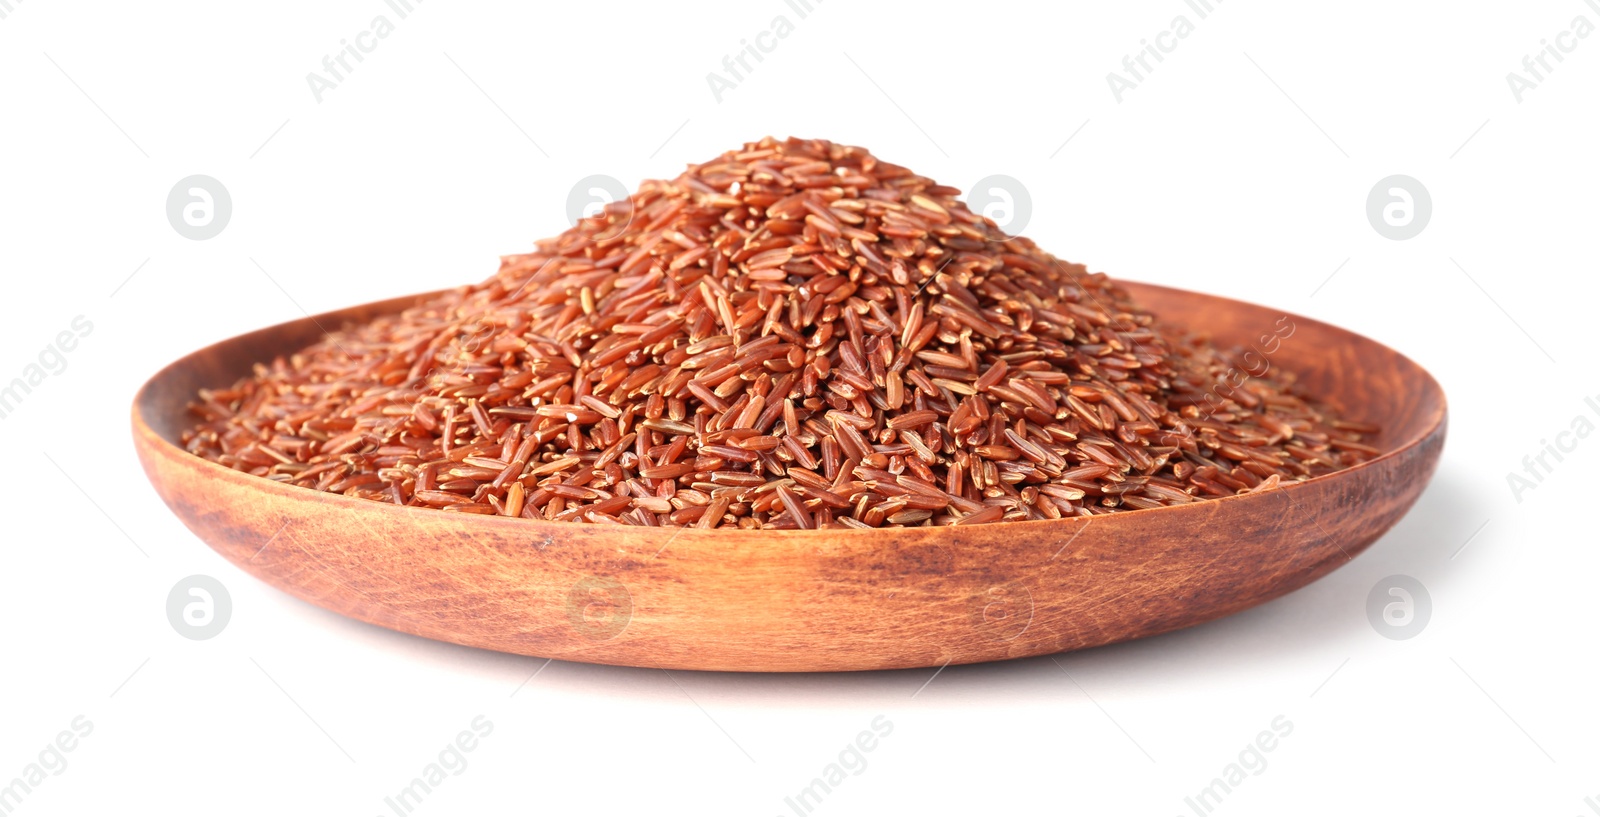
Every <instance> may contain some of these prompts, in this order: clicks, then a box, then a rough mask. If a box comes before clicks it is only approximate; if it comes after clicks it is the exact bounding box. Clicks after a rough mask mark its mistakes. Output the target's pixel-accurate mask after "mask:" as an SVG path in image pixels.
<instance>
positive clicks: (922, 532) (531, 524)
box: [132, 280, 1448, 544]
mask: <svg viewBox="0 0 1600 817" xmlns="http://www.w3.org/2000/svg"><path fill="white" fill-rule="evenodd" d="M1117 285H1118V286H1126V287H1129V288H1131V289H1134V290H1139V289H1144V290H1161V291H1165V292H1168V293H1175V294H1180V295H1183V296H1187V297H1195V298H1203V299H1206V300H1208V301H1210V302H1211V303H1213V304H1216V305H1218V306H1222V305H1226V306H1227V307H1229V308H1239V307H1244V308H1248V309H1254V310H1266V309H1269V308H1268V307H1264V306H1262V305H1260V304H1254V303H1250V302H1248V301H1241V300H1238V299H1234V298H1227V297H1224V296H1220V295H1211V294H1208V293H1201V292H1195V291H1193V290H1185V289H1180V288H1177V287H1169V286H1163V285H1161V284H1149V283H1143V282H1139V281H1124V280H1119V281H1117ZM458 288H459V287H448V288H445V289H438V290H433V291H430V292H422V293H417V294H414V295H403V296H399V297H395V298H388V299H384V300H380V301H372V302H369V303H366V304H358V305H356V306H352V307H346V308H344V309H337V310H332V311H329V312H323V313H320V314H317V315H308V316H307V317H304V318H299V319H296V320H291V321H284V322H281V323H277V324H272V325H269V326H264V327H261V328H259V329H256V330H252V331H250V332H245V333H242V334H239V335H235V336H233V337H231V338H227V339H225V340H221V341H218V342H216V343H213V344H210V345H208V346H205V347H202V348H200V349H197V350H195V351H193V352H190V353H189V354H187V355H184V356H183V357H180V358H178V359H177V360H175V361H173V362H171V363H169V364H167V365H166V366H164V367H162V368H161V370H160V371H158V372H156V373H155V374H154V375H152V376H151V377H150V378H149V379H148V380H147V381H145V383H144V384H143V385H141V386H140V387H139V390H138V392H136V393H135V395H134V398H133V406H132V422H133V431H134V434H135V436H138V437H142V438H144V439H145V440H146V441H148V442H149V443H150V444H152V445H153V446H154V447H155V449H158V450H159V451H160V452H161V453H163V454H165V455H167V456H169V457H170V456H172V455H178V457H179V458H188V459H189V460H190V461H191V462H190V465H191V466H192V467H197V468H199V469H200V471H201V473H202V474H205V475H207V476H209V477H210V478H212V479H220V480H226V481H228V482H231V483H234V484H237V485H241V486H243V487H249V488H254V489H257V490H261V491H264V492H267V493H268V494H271V495H274V496H277V497H282V498H284V499H285V500H288V501H291V502H319V503H331V504H332V505H333V506H334V507H335V508H348V509H349V510H350V511H352V512H364V513H402V514H422V515H423V516H422V517H420V518H421V519H438V518H439V517H440V516H443V515H446V514H447V512H445V511H440V510H437V509H433V508H414V507H411V506H405V505H395V504H394V503H391V502H378V501H376V500H371V499H360V498H357V497H350V496H345V495H343V494H334V493H328V492H325V491H318V490H316V489H313V488H305V487H302V486H299V485H292V484H288V483H283V482H277V481H275V480H270V479H267V478H265V477H258V476H254V475H251V474H247V473H245V472H243V471H236V470H234V469H232V468H228V467H225V466H223V465H220V464H218V463H215V462H212V461H211V460H208V459H205V458H203V457H199V456H197V455H194V454H191V453H189V452H188V451H186V450H184V449H183V448H182V447H181V446H179V445H177V444H176V443H174V442H173V441H171V440H169V439H167V438H166V437H165V436H164V435H162V434H160V433H157V432H156V430H155V429H154V428H153V427H152V426H151V425H150V423H149V422H148V421H147V420H146V419H145V416H144V407H145V404H146V402H147V400H148V397H149V394H150V392H151V391H152V389H153V388H154V387H155V385H156V384H157V383H158V382H160V381H161V380H163V379H165V378H167V377H170V376H172V375H173V373H174V372H176V371H179V370H180V369H181V368H182V367H184V366H185V364H187V363H188V362H189V361H191V360H193V359H194V358H196V357H198V356H200V355H202V354H203V353H205V352H207V351H209V350H211V349H214V348H217V347H220V346H225V345H229V344H234V343H238V342H240V341H241V340H242V339H244V338H246V337H249V336H251V335H255V334H258V333H266V332H269V331H271V330H275V329H279V328H281V327H284V326H287V325H290V324H305V323H313V324H316V325H317V326H318V327H319V328H320V327H321V326H323V325H324V322H325V321H335V322H339V321H343V320H344V319H343V318H341V317H340V316H341V315H343V314H345V313H348V312H350V311H353V310H356V309H365V310H366V311H367V312H368V314H370V315H373V316H379V315H389V314H395V313H397V312H399V311H401V310H403V309H406V308H409V307H410V306H413V305H415V304H416V303H418V302H420V301H421V300H423V299H427V298H430V297H433V296H435V295H439V294H442V293H445V292H449V291H451V290H454V289H458ZM1270 311H1274V312H1278V313H1280V314H1283V315H1287V316H1288V317H1289V318H1290V319H1291V320H1293V321H1295V322H1296V323H1297V324H1298V323H1299V322H1301V321H1304V322H1305V323H1306V324H1307V325H1311V326H1318V327H1322V328H1323V329H1326V330H1332V331H1333V332H1336V333H1338V334H1341V335H1345V336H1347V337H1349V338H1351V339H1353V340H1357V341H1360V342H1362V343H1368V344H1372V345H1373V346H1375V347H1378V348H1381V349H1384V350H1387V351H1388V352H1390V353H1392V354H1394V355H1395V356H1396V358H1398V360H1399V362H1400V363H1401V364H1402V365H1403V366H1405V367H1409V368H1410V369H1412V373H1411V374H1412V375H1413V376H1415V377H1417V378H1419V379H1420V380H1421V382H1422V384H1423V388H1422V389H1421V390H1420V391H1419V393H1418V395H1419V400H1422V401H1431V402H1432V403H1433V404H1434V405H1433V409H1432V414H1431V415H1430V416H1428V417H1427V418H1426V419H1425V421H1423V422H1421V423H1420V424H1419V425H1418V426H1417V430H1416V431H1415V433H1413V434H1411V435H1409V436H1408V437H1407V438H1405V439H1404V440H1400V441H1398V442H1396V443H1394V444H1393V446H1392V447H1390V448H1388V449H1387V450H1385V451H1384V452H1383V453H1382V454H1380V455H1378V456H1376V457H1374V458H1372V459H1370V460H1367V461H1366V462H1363V463H1360V464H1358V465H1354V466H1351V467H1349V468H1345V469H1343V470H1340V471H1335V472H1333V473H1331V474H1323V475H1321V476H1316V477H1312V478H1311V479H1308V480H1303V481H1298V482H1292V483H1287V484H1282V485H1280V486H1279V487H1278V488H1277V489H1276V490H1271V491H1262V492H1258V493H1251V494H1235V495H1233V496H1225V497H1218V498H1215V499H1207V500H1203V501H1200V502H1191V503H1188V504H1185V505H1169V506H1166V507H1161V508H1142V509H1137V510H1132V511H1119V512H1117V513H1115V514H1111V515H1110V516H1112V517H1116V518H1122V517H1130V516H1134V515H1139V516H1143V515H1148V514H1155V513H1165V514H1168V515H1169V516H1175V515H1177V514H1179V513H1190V514H1206V515H1208V516H1209V515H1211V514H1214V513H1217V511H1218V510H1219V509H1220V508H1221V507H1222V506H1221V505H1220V503H1225V502H1231V503H1239V502H1249V501H1251V500H1264V499H1266V498H1268V497H1270V496H1272V495H1273V494H1275V493H1277V492H1278V491H1284V492H1288V494H1287V495H1288V496H1289V497H1290V500H1291V501H1293V493H1294V492H1296V491H1304V490H1310V486H1312V485H1313V484H1318V485H1320V484H1323V483H1327V482H1330V481H1333V480H1340V479H1348V478H1350V477H1351V476H1353V475H1355V474H1359V473H1361V472H1362V471H1365V470H1368V469H1373V468H1379V467H1381V466H1382V464H1383V463H1385V462H1386V461H1388V460H1390V459H1393V458H1395V457H1398V456H1400V455H1402V454H1404V453H1405V452H1406V451H1409V450H1410V449H1412V448H1415V447H1417V446H1419V445H1421V444H1422V443H1423V442H1424V441H1425V440H1427V439H1428V438H1430V437H1431V436H1433V435H1434V434H1435V433H1437V432H1438V431H1439V428H1440V426H1442V425H1443V424H1444V422H1445V418H1446V417H1447V416H1448V406H1447V404H1446V400H1445V394H1444V389H1443V388H1442V387H1441V386H1440V385H1439V382H1438V381H1437V380H1436V379H1434V377H1433V375H1432V374H1430V373H1429V372H1428V371H1427V369H1425V368H1423V367H1422V366H1421V364H1418V363H1417V362H1416V361H1414V360H1412V359H1411V358H1409V357H1407V356H1406V355H1404V354H1402V353H1400V352H1398V351H1396V350H1394V349H1392V348H1390V347H1388V346H1385V345H1384V344H1382V343H1379V342H1378V341H1376V340H1373V339H1372V338H1369V337H1367V336H1365V335H1361V334H1359V333H1356V332H1353V331H1351V330H1348V329H1344V328H1342V327H1339V326H1336V325H1333V324H1330V323H1327V322H1325V321H1319V320H1316V319H1314V318H1307V317H1304V316H1302V315H1297V314H1295V313H1292V312H1287V311H1284V310H1279V309H1271V310H1270ZM287 351H290V350H280V351H274V352H272V353H271V354H272V355H278V354H283V353H286V352H287ZM446 518H448V519H452V520H453V521H461V522H464V523H466V524H470V525H487V526H496V525H498V526H504V528H503V532H504V533H519V532H520V533H523V534H530V533H532V534H537V533H549V532H553V531H572V530H573V529H574V527H575V526H581V527H583V528H587V529H591V530H594V531H599V530H604V529H605V528H607V527H609V526H600V525H592V524H585V523H577V522H553V521H549V520H543V519H523V518H517V519H510V518H506V517H502V516H488V515H483V514H448V516H446ZM1104 518H1105V517H1104V516H1093V517H1072V518H1070V519H1036V520H1029V521H1025V522H998V523H991V524H986V525H983V526H981V527H984V528H992V527H993V528H999V529H1000V530H1003V531H1004V532H1007V533H1013V534H1015V535H1017V536H1019V537H1022V536H1029V535H1040V534H1043V533H1045V532H1046V531H1047V530H1050V529H1051V526H1056V528H1055V529H1057V530H1059V529H1060V527H1059V526H1062V525H1074V524H1078V525H1085V526H1086V525H1088V524H1089V523H1091V522H1094V521H1098V520H1103V519H1104ZM413 521H415V520H413ZM626 530H627V531H628V532H629V533H631V534H633V535H637V536H644V537H646V539H647V540H648V539H650V538H652V537H655V538H660V539H672V538H675V537H677V536H679V535H684V534H687V535H691V536H693V537H695V538H697V539H699V538H702V537H705V538H707V539H708V540H716V539H725V540H727V541H726V542H725V543H726V544H732V543H734V542H744V541H748V539H747V537H749V536H750V535H752V534H756V533H759V534H760V535H761V538H762V539H770V540H774V541H789V542H792V543H794V544H800V543H804V542H808V541H809V542H813V543H816V544H825V543H827V542H830V541H835V540H836V537H838V536H839V535H840V534H845V535H849V536H854V537H857V538H864V537H867V536H876V537H885V536H888V537H891V538H899V537H916V538H921V537H924V536H927V535H928V534H929V533H931V532H937V531H940V530H946V528H926V527H913V528H873V529H838V528H829V529H825V530H761V531H751V530H745V529H728V528H718V529H712V530H705V529H701V528H692V527H679V528H670V527H660V528H650V527H648V526H643V525H634V526H627V527H626ZM966 531H967V532H969V533H970V532H971V531H972V528H967V529H966Z"/></svg>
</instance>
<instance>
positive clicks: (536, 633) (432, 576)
mask: <svg viewBox="0 0 1600 817" xmlns="http://www.w3.org/2000/svg"><path fill="white" fill-rule="evenodd" d="M1126 286H1127V289H1128V290H1129V291H1130V292H1131V293H1132V295H1133V297H1134V298H1135V299H1136V300H1137V301H1138V302H1139V303H1140V304H1142V305H1143V306H1145V307H1146V308H1148V309H1149V310H1151V311H1152V312H1154V313H1155V314H1157V315H1159V316H1161V317H1162V318H1164V319H1166V320H1169V321H1173V322H1177V323H1180V324H1187V325H1190V326H1207V327H1211V328H1212V331H1213V334H1214V336H1215V337H1216V339H1217V340H1218V341H1219V343H1224V344H1230V345H1231V344H1241V345H1244V344H1250V343H1252V342H1255V341H1258V340H1259V339H1260V338H1261V336H1263V335H1268V336H1269V337H1270V336H1271V335H1272V334H1273V333H1274V332H1276V333H1277V334H1278V335H1279V336H1280V337H1282V336H1283V335H1284V333H1283V331H1282V329H1283V327H1284V325H1285V324H1284V323H1283V322H1281V321H1280V319H1281V318H1285V317H1286V318H1287V320H1288V321H1289V322H1291V323H1292V326H1293V332H1292V334H1289V335H1288V336H1287V337H1284V339H1283V340H1282V341H1281V345H1280V346H1278V348H1277V349H1276V350H1270V349H1269V350H1268V351H1272V354H1271V355H1270V356H1269V357H1268V359H1269V361H1270V364H1271V365H1273V366H1281V367H1283V368H1284V369H1285V370H1288V371H1292V372H1295V373H1297V374H1298V375H1299V377H1300V381H1301V382H1302V383H1303V384H1304V385H1305V386H1306V387H1307V389H1308V390H1309V391H1310V392H1311V393H1312V394H1315V395H1317V396H1319V397H1320V398H1321V399H1323V400H1325V401H1327V402H1329V403H1332V404H1333V405H1335V406H1337V407H1339V408H1341V409H1342V410H1343V412H1344V415H1345V416H1346V417H1347V418H1349V419H1352V420H1361V421H1369V422H1375V423H1379V424H1381V425H1382V426H1383V431H1382V433H1381V434H1379V435H1378V437H1377V442H1376V443H1375V444H1376V445H1377V446H1379V447H1380V448H1381V449H1382V450H1383V452H1384V453H1383V455H1382V456H1380V457H1377V458H1375V459H1373V460H1372V461H1370V462H1367V463H1364V464H1362V465H1359V466H1357V467H1355V468H1351V469H1348V470H1345V471H1341V472H1338V473H1336V474H1332V475H1329V476H1324V477H1318V478H1316V479H1312V480H1309V481H1307V482H1303V483H1295V484H1291V485H1287V486H1285V487H1283V488H1280V489H1278V490H1273V491H1268V492H1264V493H1258V494H1252V495H1247V496H1238V497H1229V498H1226V499H1220V500H1214V501H1207V502H1199V503H1195V504H1192V505H1184V506H1178V507H1170V508H1158V509H1153V510H1143V511H1133V512H1127V513H1120V514H1114V515H1110V516H1101V517H1096V518H1094V519H1092V520H1078V519H1074V520H1060V521H1041V522H1020V523H1009V524H993V525H975V526H971V527H961V528H937V529H930V528H916V529H901V530H883V531H854V530H851V531H757V532H750V531H701V530H684V531H681V532H680V531H674V530H668V529H652V528H617V527H601V526H596V525H583V524H569V523H545V522H535V521H530V520H523V519H505V518H499V517H489V516H477V515H466V514H451V513H445V512H442V511H436V510H428V509H415V508H404V507H399V506H395V505H387V504H383V503H379V502H373V501H370V500H362V499H353V498H349V497H344V496H339V495H330V494H326V493H319V492H316V491H312V490H310V489H306V488H299V487H294V486H288V485H282V484H279V483H276V482H272V481H270V480H266V479H262V478H260V477H253V476H249V475H246V474H242V473H239V472H236V471H232V470H229V469H227V468H224V467H222V466H220V465H217V464H215V463H212V462H208V461H206V460H202V459H200V458H199V457H195V456H193V455H191V454H189V453H187V452H185V451H184V450H183V449H181V448H179V447H178V446H177V445H176V444H175V441H176V440H177V439H178V434H179V433H180V431H181V430H182V429H183V428H184V427H185V425H186V424H187V423H188V422H189V418H188V416H187V414H186V411H185V406H186V405H187V403H188V401H189V400H190V399H191V397H192V396H193V395H194V394H195V391H196V390H197V389H199V388H201V387H206V386H210V387H218V386H224V385H228V384H231V383H232V382H233V381H234V380H235V379H236V378H238V377H239V376H240V375H242V374H244V373H246V372H248V371H249V370H250V366H251V364H253V363H255V362H257V361H261V360H267V359H270V358H272V357H273V356H274V355H276V354H279V353H286V352H289V351H291V350H294V349H298V348H300V347H302V346H305V345H307V344H309V343H311V342H313V341H315V340H316V339H317V338H318V337H319V336H320V334H321V330H320V329H319V328H318V327H319V325H320V326H326V327H329V328H333V327H336V326H339V325H341V324H343V323H345V322H351V321H361V320H363V319H366V318H369V317H371V316H374V315H379V314H384V313H391V312H397V311H399V310H400V309H402V308H404V307H406V306H409V305H411V304H412V303H414V302H415V301H416V300H417V297H420V296H412V297H406V298H398V299H394V300H389V301H384V302H380V303H374V304H367V305H364V306H358V307H353V308H351V309H346V310H342V311H339V312H331V313H328V314H325V315H319V316H317V317H315V318H307V319H305V320H299V321H292V322H290V323H285V324H281V325H279V326H273V327H269V328H266V329H262V330H259V331H256V332H251V333H249V334H247V335H241V336H239V337H236V338H233V339H231V340H228V341H224V342H222V343H219V344H216V345H214V346H211V347H208V348H205V349H202V350H200V351H198V352H195V353H194V354H191V355H189V356H188V357H185V358H183V359H182V360H179V361H177V362H176V363H173V364H172V365H170V366H168V367H167V368H165V369H163V370H162V371H161V372H160V373H159V374H157V375H156V376H155V377H153V378H151V380H150V381H149V382H148V383H146V384H145V386H144V388H143V389H141V390H140V392H139V394H138V396H137V398H135V401H134V405H133V434H134V442H135V445H136V446H137V448H138V452H139V458H140V460H141V461H142V462H143V464H144V468H145V473H146V474H147V475H148V476H149V478H150V481H151V483H152V484H153V485H154V486H155V488H156V491H157V492H158V493H160V495H161V497H162V499H164V500H166V503H167V505H168V506H169V507H171V508H172V511H173V512H174V513H176V514H177V515H178V517H179V518H180V519H182V520H183V522H184V524H186V525H188V526H189V529H190V530H192V531H194V533H195V535H197V536H199V537H200V538H201V539H203V540H204V541H205V542H206V543H207V544H209V545H211V547H212V548H214V549H216V550H217V551H218V552H219V553H221V554H222V555H224V556H226V557H227V558H228V559H229V560H231V561H232V562H233V563H234V564H236V565H238V566H239V567H240V568H241V569H243V570H245V571H246V572H248V573H251V574H253V575H254V576H256V577H257V578H259V579H261V580H262V581H265V582H267V583H269V584H271V585H274V586H276V587H278V588H280V589H282V590H285V591H287V592H289V593H292V594H294V595H296V596H298V597H300V598H302V599H305V600H306V601H309V602H311V603H313V604H317V605H320V606H322V607H325V608H327V609H329V610H333V611H335V612H338V613H342V614H344V615H347V616H351V617H353V618H357V619H360V620H362V621H366V622H370V623H372V624H377V625H379V626H382V627H388V628H391V629H394V630H399V631H401V632H406V633H414V634H416V635H421V636H426V637H428V638H434V639H439V640H441V641H450V642H454V643H457V644H466V645H469V646H474V647H484V648H487V649H492V650H502V651H505V652H511V653H520V654H523V655H536V656H553V657H557V658H562V659H566V660H572V661H588V662H594V663H602V664H622V665H629V666H640V667H664V668H668V669H701V670H753V671H801V670H804V671H814V670H868V669H891V668H903V667H926V666H940V665H943V664H946V663H955V664H963V663H972V662H978V661H992V660H996V659H1003V658H1018V657H1022V656H1031V655H1041V654H1046V653H1054V652H1060V651H1064V650H1075V649H1082V648H1084V647H1093V646H1096V645H1100V644H1110V643H1113V642H1117V641H1125V640H1128V639H1133V638H1141V637H1143V636H1148V635H1154V634H1156V633H1162V632H1166V631H1169V630H1175V629H1178V628H1180V627H1187V626H1190V625H1193V624H1198V623H1200V622H1203V621H1209V620H1211V619H1215V618H1218V617H1220V616H1225V615H1228V614H1230V613H1234V612H1238V611H1240V610H1243V609H1245V608H1248V607H1251V606H1253V605H1257V604H1260V603H1262V602H1264V601H1267V600H1269V599H1272V598H1275V597H1277V596H1280V595H1283V594H1284V593H1287V592H1289V591H1291V590H1294V589H1296V588H1298V587H1301V586H1303V585H1305V584H1307V583H1308V582H1311V581H1313V580H1315V579H1316V578H1318V577H1320V576H1322V575H1324V574H1326V573H1327V572H1329V571H1331V570H1333V569H1334V568H1336V567H1338V566H1340V565H1342V564H1344V563H1345V562H1347V561H1349V560H1350V559H1351V558H1353V557H1354V556H1355V555H1356V554H1357V553H1359V552H1360V551H1362V550H1363V549H1365V548H1366V547H1367V546H1368V545H1370V544H1371V543H1372V542H1373V541H1374V540H1375V539H1377V538H1378V537H1379V536H1380V535H1381V534H1383V532H1384V531H1386V530H1388V529H1389V527H1390V526H1391V525H1393V524H1394V523H1395V522H1396V521H1397V520H1398V519H1399V518H1400V517H1401V516H1402V515H1403V514H1404V513H1405V512H1406V511H1407V510H1408V509H1409V508H1410V507H1411V505H1412V503H1413V502H1414V501H1415V500H1416V498H1417V495H1418V494H1420V493H1421V492H1422V489H1423V487H1424V486H1425V485H1426V484H1427V482H1428V480H1429V478H1430V477H1431V476H1432V474H1433V471H1434V467H1435V466H1436V465H1437V463H1438V460H1439V452H1440V449H1441V448H1442V447H1443V445H1444V437H1445V398H1444V393H1443V392H1442V391H1441V390H1440V388H1439V384H1438V383H1436V382H1435V381H1434V379H1433V378H1432V377H1431V376H1429V374H1428V373H1427V372H1426V371H1424V370H1423V369H1422V368H1421V367H1420V366H1418V365H1417V364H1416V363H1414V362H1412V361H1411V360H1409V359H1407V358H1406V357H1404V356H1403V355H1401V354H1399V353H1398V352H1395V351H1393V350H1391V349H1389V348H1387V347H1384V346H1382V345H1380V344H1378V343H1376V342H1374V341H1371V340H1368V339H1367V338H1364V337H1361V336H1359V335H1355V334H1353V333H1350V332H1347V331H1344V330H1342V329H1339V328H1337V327H1334V326H1329V325H1328V324H1325V323H1320V322H1318V321H1314V320H1311V319H1309V318H1302V317H1298V316H1294V315H1286V313H1283V312H1281V311H1279V310H1274V309H1268V308H1265V307H1260V306H1255V305H1251V304H1246V303H1241V302H1239V301H1232V300H1228V299H1225V298H1216V297H1212V296H1209V295H1200V294H1196V293H1191V292H1184V291H1181V290H1176V289H1169V288H1166V287H1158V286H1151V285H1146V284H1126Z"/></svg>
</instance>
